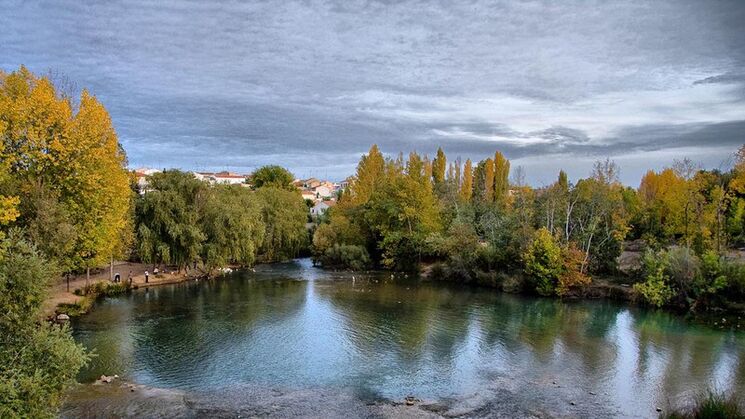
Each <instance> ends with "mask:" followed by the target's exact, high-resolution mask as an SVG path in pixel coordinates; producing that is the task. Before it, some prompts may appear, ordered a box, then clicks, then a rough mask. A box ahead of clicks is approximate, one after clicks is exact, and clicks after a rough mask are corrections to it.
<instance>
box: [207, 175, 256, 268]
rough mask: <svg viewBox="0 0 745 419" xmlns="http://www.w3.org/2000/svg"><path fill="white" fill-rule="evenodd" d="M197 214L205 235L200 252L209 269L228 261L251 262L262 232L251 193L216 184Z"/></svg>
mask: <svg viewBox="0 0 745 419" xmlns="http://www.w3.org/2000/svg"><path fill="white" fill-rule="evenodd" d="M200 216H201V222H200V224H201V228H202V231H203V233H204V236H205V240H204V244H203V245H202V247H201V251H200V255H201V259H202V261H204V265H205V267H206V268H207V271H208V272H212V271H213V270H214V269H217V268H221V267H224V266H227V265H228V264H238V265H241V266H251V265H253V264H254V262H255V261H256V256H257V253H258V251H259V248H260V247H261V245H262V243H263V240H264V232H265V226H264V223H263V221H262V220H261V205H260V203H259V202H258V199H257V198H256V196H255V194H254V193H252V192H251V191H250V190H248V189H246V188H243V187H241V186H237V185H218V186H215V187H213V188H211V189H210V191H209V194H208V198H207V199H206V202H205V205H204V209H203V210H202V212H201V214H200Z"/></svg>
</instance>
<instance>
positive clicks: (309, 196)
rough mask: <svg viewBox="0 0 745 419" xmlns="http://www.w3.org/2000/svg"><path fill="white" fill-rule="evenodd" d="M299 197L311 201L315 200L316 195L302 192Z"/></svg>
mask: <svg viewBox="0 0 745 419" xmlns="http://www.w3.org/2000/svg"><path fill="white" fill-rule="evenodd" d="M300 195H301V196H302V197H303V199H310V200H311V201H314V202H315V200H316V194H315V193H314V192H311V191H302V192H301V193H300Z"/></svg>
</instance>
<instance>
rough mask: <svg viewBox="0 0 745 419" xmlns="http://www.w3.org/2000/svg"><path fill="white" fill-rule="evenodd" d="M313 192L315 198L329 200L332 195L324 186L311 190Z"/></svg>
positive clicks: (331, 190) (329, 189)
mask: <svg viewBox="0 0 745 419" xmlns="http://www.w3.org/2000/svg"><path fill="white" fill-rule="evenodd" d="M313 192H315V193H316V196H317V197H318V198H331V196H332V195H333V194H334V190H333V189H332V188H330V187H328V186H326V185H321V186H318V187H316V188H313Z"/></svg>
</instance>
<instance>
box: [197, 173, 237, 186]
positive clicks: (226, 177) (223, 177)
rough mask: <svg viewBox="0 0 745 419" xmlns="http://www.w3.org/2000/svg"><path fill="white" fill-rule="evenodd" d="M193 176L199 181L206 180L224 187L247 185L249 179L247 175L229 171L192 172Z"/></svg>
mask: <svg viewBox="0 0 745 419" xmlns="http://www.w3.org/2000/svg"><path fill="white" fill-rule="evenodd" d="M192 174H193V175H194V177H196V178H197V179H199V180H205V181H207V182H210V183H213V184H223V185H245V184H246V179H248V176H247V175H239V174H237V173H232V172H227V171H223V172H217V173H211V172H192Z"/></svg>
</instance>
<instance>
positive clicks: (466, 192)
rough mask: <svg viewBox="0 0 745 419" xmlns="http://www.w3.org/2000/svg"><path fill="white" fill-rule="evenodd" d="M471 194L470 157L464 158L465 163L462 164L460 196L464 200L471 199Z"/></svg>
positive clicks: (471, 170) (471, 171)
mask: <svg viewBox="0 0 745 419" xmlns="http://www.w3.org/2000/svg"><path fill="white" fill-rule="evenodd" d="M472 194H473V168H472V167H471V159H466V164H465V166H463V183H462V184H461V186H460V196H461V198H462V199H463V201H465V202H469V201H470V200H471V195H472Z"/></svg>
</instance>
